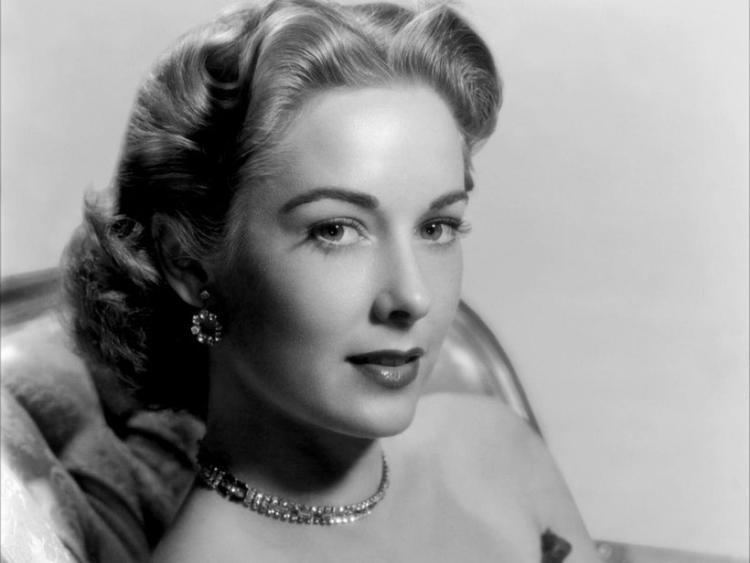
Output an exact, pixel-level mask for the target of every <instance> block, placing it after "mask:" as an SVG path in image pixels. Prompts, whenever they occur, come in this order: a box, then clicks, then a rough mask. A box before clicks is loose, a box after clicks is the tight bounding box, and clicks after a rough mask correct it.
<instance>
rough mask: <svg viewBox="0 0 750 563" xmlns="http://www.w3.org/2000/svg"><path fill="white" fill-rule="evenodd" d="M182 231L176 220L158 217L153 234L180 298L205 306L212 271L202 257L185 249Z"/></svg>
mask: <svg viewBox="0 0 750 563" xmlns="http://www.w3.org/2000/svg"><path fill="white" fill-rule="evenodd" d="M178 232H179V231H178V227H177V226H176V225H175V223H174V220H173V219H171V218H169V217H166V216H164V215H155V216H154V218H153V220H152V222H151V233H152V236H153V239H154V242H155V244H156V251H157V254H158V257H159V263H160V265H161V270H162V273H163V274H164V277H165V278H166V279H167V282H168V283H169V285H170V286H171V287H172V289H173V290H174V292H175V293H176V294H177V295H178V296H179V297H180V299H182V300H183V301H184V302H185V303H187V304H188V305H191V306H193V307H196V308H197V307H201V306H202V305H203V300H202V299H201V298H200V293H201V291H203V290H204V289H205V288H206V286H207V285H208V284H209V282H210V279H209V275H208V271H207V270H206V268H205V267H204V266H203V264H201V262H200V261H199V260H197V259H195V258H193V257H191V256H190V255H189V254H188V253H187V252H185V245H184V242H183V241H182V240H181V238H180V237H179V235H178V234H177V233H178Z"/></svg>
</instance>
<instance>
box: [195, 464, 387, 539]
mask: <svg viewBox="0 0 750 563" xmlns="http://www.w3.org/2000/svg"><path fill="white" fill-rule="evenodd" d="M382 459H383V472H382V476H381V477H380V484H379V485H378V490H377V491H375V492H374V493H373V494H372V495H371V496H370V497H368V498H367V499H365V500H363V501H362V502H357V503H354V504H345V505H340V506H332V505H314V504H300V503H297V502H293V501H291V500H288V499H285V498H282V497H278V496H274V495H268V494H266V493H263V492H261V491H259V490H258V489H256V488H255V487H251V486H250V485H248V484H247V483H245V482H244V481H242V480H240V479H238V478H237V477H235V476H234V475H232V474H231V473H230V472H229V471H228V470H227V469H226V468H224V467H222V466H220V465H216V464H214V463H211V462H210V461H207V460H206V459H205V455H199V458H198V468H199V470H198V478H199V480H200V483H201V484H202V485H203V486H204V487H207V488H209V489H213V490H214V491H216V492H217V493H219V494H220V495H221V496H223V497H224V498H226V499H228V500H230V501H232V502H236V503H240V504H241V505H242V506H244V507H245V508H247V509H248V510H252V511H253V512H256V513H258V514H261V515H263V516H266V517H268V518H273V519H274V520H281V521H282V522H289V523H295V524H312V525H318V526H330V525H335V524H349V523H351V522H356V521H357V520H360V519H361V518H364V517H365V516H367V515H368V514H370V512H372V510H373V509H374V508H375V507H376V506H377V505H378V503H379V502H380V501H381V500H383V498H384V497H385V491H386V489H387V488H388V484H389V481H388V463H386V461H385V454H383V456H382Z"/></svg>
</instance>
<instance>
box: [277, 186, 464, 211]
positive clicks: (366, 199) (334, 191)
mask: <svg viewBox="0 0 750 563" xmlns="http://www.w3.org/2000/svg"><path fill="white" fill-rule="evenodd" d="M321 199H337V200H340V201H345V202H347V203H351V204H353V205H356V206H358V207H363V208H365V209H377V207H378V206H379V205H380V202H379V201H378V198H376V197H374V196H371V195H370V194H366V193H364V192H359V191H356V190H349V189H345V188H335V187H321V188H315V189H314V190H310V191H309V192H306V193H304V194H300V195H298V196H295V197H293V198H292V199H290V200H289V201H287V202H286V203H285V204H284V205H282V206H281V213H282V214H287V213H290V212H291V211H292V210H294V209H296V208H297V207H299V206H301V205H305V204H306V203H312V202H314V201H319V200H321ZM468 199H469V196H468V194H467V193H466V190H456V191H453V192H449V193H447V194H445V195H442V196H440V197H439V198H437V199H436V200H434V201H433V202H432V203H430V209H431V210H436V209H442V208H443V207H448V206H449V205H452V204H454V203H456V202H458V201H467V200H468Z"/></svg>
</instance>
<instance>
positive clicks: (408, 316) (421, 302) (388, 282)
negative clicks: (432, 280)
mask: <svg viewBox="0 0 750 563" xmlns="http://www.w3.org/2000/svg"><path fill="white" fill-rule="evenodd" d="M407 246H408V245H407ZM382 264H383V276H382V279H383V280H384V282H383V283H382V285H381V287H380V289H379V291H378V293H377V295H376V297H375V303H374V304H373V315H374V317H375V319H376V320H377V321H378V322H380V323H383V324H388V325H391V326H396V327H399V328H408V327H410V326H411V325H413V324H414V323H415V322H417V321H418V320H419V319H421V318H422V317H424V316H425V315H427V312H428V311H429V310H430V292H429V289H428V287H427V285H426V284H425V281H424V277H423V275H422V271H421V269H420V266H419V263H418V261H417V259H416V256H415V255H414V252H413V249H410V248H402V249H393V248H391V249H390V252H389V254H388V256H387V257H386V259H384V260H383V261H382Z"/></svg>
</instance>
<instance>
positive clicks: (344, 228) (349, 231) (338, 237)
mask: <svg viewBox="0 0 750 563" xmlns="http://www.w3.org/2000/svg"><path fill="white" fill-rule="evenodd" d="M310 238H312V239H313V240H315V241H317V242H319V243H322V244H324V245H326V246H348V245H350V244H354V243H356V242H358V241H359V240H360V239H362V235H361V234H360V232H359V230H358V229H357V227H356V226H355V225H352V224H349V223H346V222H343V221H331V222H328V223H321V224H318V225H315V226H313V227H312V228H311V229H310Z"/></svg>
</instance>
